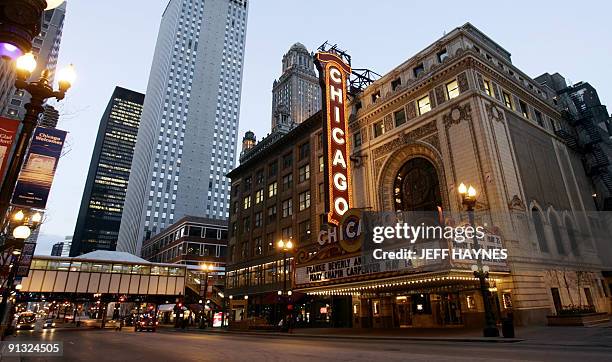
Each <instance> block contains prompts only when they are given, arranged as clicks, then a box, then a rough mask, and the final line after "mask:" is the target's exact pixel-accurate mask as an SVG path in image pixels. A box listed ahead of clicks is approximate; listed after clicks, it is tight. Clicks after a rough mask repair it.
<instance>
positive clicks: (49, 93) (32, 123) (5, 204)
mask: <svg viewBox="0 0 612 362" xmlns="http://www.w3.org/2000/svg"><path fill="white" fill-rule="evenodd" d="M35 68H36V60H35V59H34V56H33V55H32V53H27V54H25V55H22V56H21V57H19V58H18V59H17V79H16V80H15V87H16V88H18V89H24V90H26V91H28V93H30V95H31V99H30V103H28V104H26V105H25V109H26V114H25V117H24V118H23V121H22V123H23V126H22V129H21V132H20V133H19V137H18V138H17V145H16V147H15V152H14V154H13V157H12V158H11V159H10V160H9V165H8V170H7V172H6V177H5V179H4V183H3V184H2V188H1V189H0V218H2V219H3V218H4V217H5V215H6V212H7V211H8V208H9V206H10V201H11V196H12V194H13V190H14V189H15V184H16V183H17V177H18V176H19V172H20V171H21V167H22V166H23V161H24V159H25V152H26V150H27V148H28V146H29V145H30V141H31V140H32V133H33V132H34V128H35V127H36V126H37V125H38V117H39V115H40V114H41V113H42V112H43V111H44V108H43V104H44V102H45V101H46V100H47V99H49V98H52V97H53V98H56V99H57V100H62V99H64V96H65V95H66V92H67V91H68V89H69V88H70V86H71V85H72V83H74V80H75V78H76V73H75V72H74V67H73V66H72V65H69V66H67V67H66V68H64V69H62V70H60V71H59V72H58V74H57V78H58V83H59V90H57V91H55V90H53V88H52V84H50V79H49V78H50V74H49V71H48V70H47V69H45V70H43V72H42V74H41V76H40V79H39V80H37V81H34V82H31V83H29V82H28V81H27V79H28V78H29V77H30V75H31V74H32V72H33V71H34V69H35Z"/></svg>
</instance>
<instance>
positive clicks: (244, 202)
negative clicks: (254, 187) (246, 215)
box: [242, 196, 251, 210]
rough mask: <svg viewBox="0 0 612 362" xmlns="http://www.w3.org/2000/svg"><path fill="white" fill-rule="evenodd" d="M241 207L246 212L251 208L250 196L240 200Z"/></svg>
mask: <svg viewBox="0 0 612 362" xmlns="http://www.w3.org/2000/svg"><path fill="white" fill-rule="evenodd" d="M242 206H243V208H244V209H245V210H246V209H248V208H249V207H251V196H246V197H245V198H244V199H243V200H242Z"/></svg>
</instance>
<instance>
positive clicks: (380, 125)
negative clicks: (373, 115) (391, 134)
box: [373, 121, 385, 137]
mask: <svg viewBox="0 0 612 362" xmlns="http://www.w3.org/2000/svg"><path fill="white" fill-rule="evenodd" d="M373 127H374V137H378V136H382V134H383V133H385V124H384V122H383V121H378V122H376V123H374V125H373Z"/></svg>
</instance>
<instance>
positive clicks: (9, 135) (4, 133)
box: [0, 117, 19, 184]
mask: <svg viewBox="0 0 612 362" xmlns="http://www.w3.org/2000/svg"><path fill="white" fill-rule="evenodd" d="M18 128H19V121H17V120H15V119H8V118H2V117H0V184H1V183H2V182H4V172H5V170H6V168H7V165H8V161H9V155H10V153H11V148H12V147H13V143H14V142H15V138H16V135H17V129H18Z"/></svg>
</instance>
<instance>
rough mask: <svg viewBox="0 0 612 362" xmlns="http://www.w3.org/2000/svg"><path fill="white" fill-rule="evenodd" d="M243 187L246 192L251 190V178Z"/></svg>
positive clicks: (245, 181) (245, 180) (248, 178)
mask: <svg viewBox="0 0 612 362" xmlns="http://www.w3.org/2000/svg"><path fill="white" fill-rule="evenodd" d="M243 187H244V191H248V190H250V189H251V177H250V176H249V177H247V178H245V179H244V184H243Z"/></svg>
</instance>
